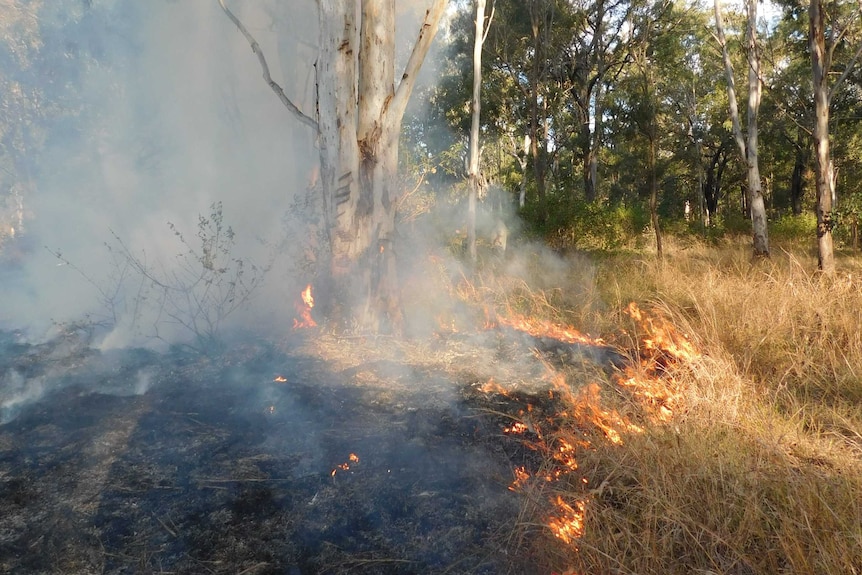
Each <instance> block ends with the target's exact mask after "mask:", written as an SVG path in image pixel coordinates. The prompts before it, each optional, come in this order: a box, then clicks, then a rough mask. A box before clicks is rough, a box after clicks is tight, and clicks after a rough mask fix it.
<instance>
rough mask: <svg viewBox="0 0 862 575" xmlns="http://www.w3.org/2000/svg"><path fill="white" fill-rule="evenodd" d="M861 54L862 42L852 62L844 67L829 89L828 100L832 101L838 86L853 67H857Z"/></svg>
mask: <svg viewBox="0 0 862 575" xmlns="http://www.w3.org/2000/svg"><path fill="white" fill-rule="evenodd" d="M859 56H862V44H860V45H859V48H857V49H856V53H855V54H853V58H851V60H850V62H849V63H848V64H847V66H846V67H845V68H844V71H843V72H842V73H841V75H840V76H839V77H838V79H837V80H835V83H834V84H832V89H831V90H829V95H828V96H827V101H828V102H830V103H831V102H832V97H833V96H834V95H835V92H836V91H838V88H840V87H841V84H842V83H843V82H844V80H845V79H846V78H847V76H849V75H850V72H852V71H853V68H855V67H856V63H857V62H858V61H859Z"/></svg>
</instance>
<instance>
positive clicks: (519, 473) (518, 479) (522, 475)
mask: <svg viewBox="0 0 862 575" xmlns="http://www.w3.org/2000/svg"><path fill="white" fill-rule="evenodd" d="M514 473H515V480H514V481H512V484H511V485H509V491H520V490H521V488H522V487H523V486H524V484H526V483H527V481H528V480H529V479H530V474H529V473H527V468H526V467H524V466H523V465H520V466H518V467H516V468H515V469H514Z"/></svg>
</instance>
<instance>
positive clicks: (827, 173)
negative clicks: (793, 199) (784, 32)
mask: <svg viewBox="0 0 862 575" xmlns="http://www.w3.org/2000/svg"><path fill="white" fill-rule="evenodd" d="M842 8H846V6H843V3H842V2H825V1H824V0H811V3H810V5H809V8H808V15H809V29H808V42H809V45H810V50H811V70H812V81H813V89H814V130H813V138H814V160H815V183H816V189H817V259H818V266H819V268H820V271H822V272H823V273H825V274H834V273H835V255H834V249H833V240H832V228H833V226H834V223H835V222H834V216H833V207H834V205H833V203H834V198H835V179H836V177H835V165H834V163H833V159H832V151H831V149H830V142H829V115H830V105H831V103H832V100H833V97H834V96H835V92H836V90H837V89H839V88H840V87H841V84H842V82H844V80H846V78H847V77H848V75H849V74H850V73H851V72H852V71H853V68H854V67H855V66H856V64H857V62H858V61H859V58H860V56H862V42H860V41H859V39H858V38H857V42H856V44H855V46H856V47H855V49H852V56H851V57H850V59H849V61H848V62H846V63H845V64H844V66H843V68H844V69H843V70H842V71H841V72H840V73H836V71H835V70H834V69H833V61H834V56H835V51H836V50H837V49H838V48H839V47H840V46H842V44H843V43H844V42H845V41H848V40H849V39H850V38H852V32H853V31H854V27H855V28H856V29H857V30H858V28H859V27H860V24H862V20H860V16H862V4H858V5H857V6H856V7H854V8H853V9H852V11H851V12H850V14H849V15H848V16H845V18H841V13H842V10H841V9H842ZM830 75H835V76H837V79H835V80H833V81H830V78H829V76H830Z"/></svg>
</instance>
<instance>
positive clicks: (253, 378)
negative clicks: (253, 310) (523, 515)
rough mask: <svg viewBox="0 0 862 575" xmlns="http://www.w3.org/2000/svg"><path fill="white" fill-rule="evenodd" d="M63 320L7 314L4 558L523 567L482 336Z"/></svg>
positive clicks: (312, 567) (477, 569)
mask: <svg viewBox="0 0 862 575" xmlns="http://www.w3.org/2000/svg"><path fill="white" fill-rule="evenodd" d="M73 335H74V334H72V336H73ZM72 336H70V335H68V334H66V335H64V336H60V337H61V339H58V340H57V341H53V342H50V343H49V344H41V345H31V344H27V343H21V342H19V341H18V340H16V338H15V336H14V334H9V333H0V386H2V387H0V400H2V405H3V412H2V415H3V422H2V425H0V509H3V513H2V514H0V572H3V573H32V574H39V573H64V574H72V573H82V574H84V573H99V574H119V573H177V574H179V573H189V574H191V573H194V574H199V573H234V574H236V573H242V574H243V575H251V574H258V575H260V574H264V573H281V574H283V573H287V574H291V575H297V574H303V573H307V574H310V573H444V572H445V573H450V574H451V573H531V572H533V571H532V569H533V568H531V566H530V561H529V557H519V552H520V550H521V549H522V546H523V542H521V541H520V538H518V537H513V533H514V532H515V525H517V524H518V522H519V520H520V519H519V510H520V509H521V502H520V501H519V496H518V495H517V494H515V493H513V492H512V491H510V490H509V489H508V486H509V485H510V483H511V481H512V469H513V468H514V467H515V466H516V465H519V464H521V463H522V461H521V460H520V459H522V458H523V457H529V454H525V450H524V448H523V447H522V446H521V445H520V444H518V443H517V442H513V441H512V440H511V439H510V438H507V437H504V436H503V434H502V433H501V427H502V425H501V420H500V417H499V412H500V410H501V407H500V406H499V405H493V406H490V407H489V405H488V404H487V403H483V402H485V401H486V398H484V396H482V395H481V394H477V393H476V391H475V388H476V385H477V384H478V383H481V382H482V381H483V378H486V377H487V375H488V374H487V373H480V372H481V368H479V367H476V366H480V365H485V364H488V365H486V367H488V369H490V364H489V363H488V362H487V361H485V362H484V363H483V361H478V360H479V359H481V358H485V357H487V355H488V350H487V349H484V350H483V349H481V348H480V347H477V346H476V345H473V344H471V345H472V347H470V350H467V351H465V349H457V350H455V349H453V344H452V342H446V341H441V340H436V341H430V342H429V341H425V342H418V343H417V342H414V343H410V344H405V343H401V342H392V341H378V340H362V341H344V340H335V339H333V338H330V339H328V340H327V339H326V338H324V337H318V336H313V337H312V336H306V337H297V336H294V337H293V338H292V339H289V340H287V341H283V342H280V343H279V344H273V343H269V342H262V341H253V340H252V341H245V342H239V343H237V344H236V345H232V346H230V351H229V352H227V353H225V354H223V355H221V356H219V357H217V358H206V357H201V356H192V355H187V354H183V353H180V352H173V353H166V354H156V353H153V352H148V351H144V350H124V351H117V352H112V353H100V352H98V351H95V350H93V349H91V348H90V347H89V346H87V345H86V344H82V343H81V342H79V341H78V340H74V341H73V337H72ZM457 346H461V347H462V348H464V347H465V346H467V344H464V343H458V344H457ZM457 346H456V347H457ZM335 350H337V351H335ZM468 352H469V353H473V354H475V359H476V360H477V361H475V362H473V361H469V358H468V360H465V353H468ZM469 353H468V355H469ZM465 366H469V369H467V368H465ZM471 370H472V371H471ZM477 370H478V371H477ZM495 401H499V398H496V399H495ZM505 421H508V420H505ZM351 454H352V455H353V456H354V457H351ZM523 532H524V530H523V528H522V529H520V530H519V531H518V533H521V534H523Z"/></svg>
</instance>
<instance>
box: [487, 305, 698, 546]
mask: <svg viewBox="0 0 862 575" xmlns="http://www.w3.org/2000/svg"><path fill="white" fill-rule="evenodd" d="M625 312H626V313H627V314H628V315H629V316H630V317H631V318H632V319H634V320H635V321H636V322H637V323H638V324H639V325H640V329H641V332H640V335H641V337H640V338H639V345H638V347H639V349H638V352H639V353H637V354H636V359H637V364H635V365H629V366H627V367H626V368H624V369H622V370H621V371H619V372H618V373H617V374H616V376H615V382H616V384H617V385H618V386H620V387H622V388H624V389H626V390H628V391H629V392H630V393H631V397H632V398H634V399H635V400H636V401H637V404H638V405H639V406H640V407H641V409H643V410H644V412H646V414H647V415H650V416H651V419H652V421H653V422H658V423H664V422H667V421H669V420H670V419H671V418H672V417H673V414H674V413H675V411H676V410H677V408H678V406H679V405H680V404H681V403H682V400H683V396H682V393H681V392H680V391H678V390H676V389H674V385H675V383H676V382H675V380H674V378H673V373H672V371H671V370H670V367H671V366H672V365H674V364H680V365H684V364H686V363H689V362H692V361H695V360H697V359H698V358H700V357H701V355H702V354H701V352H700V350H698V348H697V346H696V345H695V344H694V343H693V342H692V341H691V340H690V339H689V337H688V336H687V335H685V334H683V333H681V332H679V331H678V330H677V329H676V328H675V327H674V326H673V325H672V324H671V323H670V322H669V321H668V320H667V319H665V318H664V317H663V316H662V315H661V314H660V313H658V312H654V311H653V312H650V313H645V312H644V311H642V310H641V309H640V308H639V307H638V306H637V304H635V303H631V304H629V306H628V307H627V308H626V309H625ZM494 320H495V322H496V323H498V324H500V325H505V326H508V327H511V328H513V329H517V330H520V331H523V332H526V333H528V334H529V335H531V336H533V337H543V338H553V339H557V340H559V341H561V342H564V343H572V344H585V345H602V346H606V345H607V344H606V343H605V342H604V340H602V339H600V338H592V337H589V336H587V335H584V334H582V333H580V332H579V331H577V330H576V329H574V328H572V327H568V326H564V325H559V324H554V323H552V322H549V321H545V320H540V319H533V318H527V317H524V316H520V315H517V314H509V317H502V316H497V317H495V318H494ZM486 323H487V324H489V325H493V323H494V322H491V321H488V322H486ZM486 327H487V326H486ZM545 367H546V376H545V378H546V379H547V380H548V381H549V382H550V389H549V390H548V399H549V400H551V403H550V406H551V407H545V406H546V405H547V404H544V403H535V405H534V404H533V403H532V402H526V404H525V405H522V409H519V410H517V415H516V416H515V423H511V424H509V425H506V426H504V427H503V433H504V434H506V435H510V436H512V435H514V436H520V437H522V441H523V442H524V445H525V446H527V447H529V448H530V449H533V450H535V451H538V452H540V453H542V454H543V456H544V457H543V459H544V463H543V466H542V468H541V469H539V470H535V471H530V470H528V469H527V467H525V466H519V467H516V468H515V469H514V480H513V481H512V483H511V484H510V485H509V489H510V490H511V491H516V492H520V491H523V490H525V489H527V488H528V486H529V485H530V484H531V481H536V482H537V483H535V484H534V485H535V486H536V487H537V488H538V489H540V490H541V489H543V487H542V486H543V485H549V484H555V483H557V482H559V481H566V482H567V483H568V484H569V485H575V484H577V483H580V484H581V485H582V486H586V485H587V484H588V479H587V477H584V476H582V472H581V471H580V470H579V464H578V458H579V454H583V453H584V452H585V451H587V450H590V449H595V445H596V442H600V441H606V442H608V443H609V444H612V445H621V444H622V443H623V441H624V440H625V437H626V435H628V434H640V433H643V432H644V429H643V428H642V427H640V426H638V425H636V424H634V423H632V422H631V421H629V419H628V418H627V417H625V416H623V415H621V414H620V413H618V412H617V411H616V410H614V409H609V408H606V407H604V406H603V405H602V401H601V388H600V386H599V385H598V384H597V383H592V382H590V383H586V384H585V385H575V386H572V385H571V383H570V382H569V381H567V379H566V375H565V373H562V372H558V371H557V370H555V369H554V368H553V367H552V366H551V365H550V364H547V363H546V365H545ZM479 390H480V391H482V392H483V393H487V394H498V395H502V396H505V397H507V398H509V399H510V400H511V401H513V402H521V401H524V399H522V398H521V397H520V396H519V395H514V394H511V393H509V391H508V390H506V389H505V388H503V387H502V386H500V385H499V384H497V383H496V382H495V381H494V380H493V379H490V380H489V381H488V382H487V383H485V384H483V385H481V386H480V387H479ZM543 413H544V419H543ZM540 424H541V428H540ZM528 431H529V432H531V433H530V434H529V435H527V432H528ZM579 475H580V476H579ZM589 501H590V500H589V496H588V495H587V494H583V495H582V496H581V498H580V499H577V500H575V501H573V502H571V498H569V500H568V501H567V500H566V499H563V497H562V496H561V495H556V496H554V497H553V498H551V499H550V501H549V503H550V505H551V507H552V508H553V511H552V512H551V513H550V514H549V516H548V517H546V519H545V521H544V523H545V525H546V526H547V527H548V528H549V529H550V530H551V532H552V533H553V534H554V536H555V537H557V538H559V539H560V540H561V541H563V542H564V543H565V544H575V545H576V541H577V540H578V539H579V538H580V537H582V536H583V534H584V529H585V519H586V509H587V506H588V505H589Z"/></svg>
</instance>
